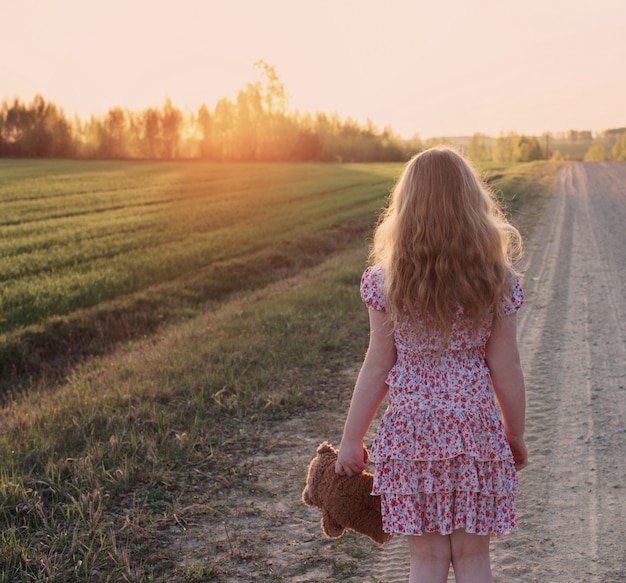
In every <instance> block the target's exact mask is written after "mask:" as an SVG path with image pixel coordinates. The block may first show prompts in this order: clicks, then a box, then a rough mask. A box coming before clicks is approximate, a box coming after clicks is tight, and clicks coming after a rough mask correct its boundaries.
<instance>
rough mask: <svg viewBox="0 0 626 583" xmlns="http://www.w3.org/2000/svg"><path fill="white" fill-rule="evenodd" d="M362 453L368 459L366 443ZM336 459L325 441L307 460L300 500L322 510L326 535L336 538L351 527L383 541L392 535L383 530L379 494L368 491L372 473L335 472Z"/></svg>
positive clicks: (334, 452) (322, 523)
mask: <svg viewBox="0 0 626 583" xmlns="http://www.w3.org/2000/svg"><path fill="white" fill-rule="evenodd" d="M363 455H364V459H365V461H366V462H367V459H368V456H367V449H365V447H364V448H363ZM336 461H337V450H336V449H334V448H333V447H332V446H331V445H330V444H329V443H328V442H326V441H325V442H324V443H322V444H321V445H320V446H319V447H318V448H317V455H316V456H315V457H314V458H313V459H312V460H311V463H310V464H309V470H308V473H307V478H306V486H305V488H304V490H303V492H302V501H303V502H304V503H305V504H306V505H308V506H315V507H317V508H319V509H320V510H321V511H322V519H321V526H322V532H323V533H324V534H325V535H326V536H327V537H329V538H338V537H340V536H341V535H342V534H343V533H344V532H345V530H346V529H350V530H353V531H354V532H358V533H360V534H363V535H365V536H367V537H369V538H370V539H371V540H373V541H374V542H376V543H378V544H385V543H386V542H387V541H389V540H390V539H391V538H392V536H393V535H391V534H388V533H386V532H383V523H382V515H381V512H380V497H379V496H372V494H371V492H372V485H373V482H374V476H373V474H370V473H369V472H362V473H360V474H358V475H356V476H351V477H348V476H340V475H338V474H336V473H335V462H336Z"/></svg>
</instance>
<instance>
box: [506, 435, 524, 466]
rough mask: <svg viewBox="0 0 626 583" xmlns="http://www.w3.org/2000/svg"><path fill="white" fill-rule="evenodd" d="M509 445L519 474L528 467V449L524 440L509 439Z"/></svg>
mask: <svg viewBox="0 0 626 583" xmlns="http://www.w3.org/2000/svg"><path fill="white" fill-rule="evenodd" d="M508 441H509V445H510V446H511V451H512V452H513V459H514V460H515V469H516V470H517V471H518V472H519V471H520V470H523V469H524V468H525V467H526V466H527V465H528V449H527V448H526V443H525V442H524V439H523V438H516V437H509V438H508Z"/></svg>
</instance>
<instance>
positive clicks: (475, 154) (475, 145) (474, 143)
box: [468, 134, 491, 162]
mask: <svg viewBox="0 0 626 583" xmlns="http://www.w3.org/2000/svg"><path fill="white" fill-rule="evenodd" d="M486 139H487V136H485V134H474V135H473V136H472V139H471V140H470V144H469V151H468V157H469V159H470V160H473V161H474V162H486V161H487V160H491V152H490V151H489V147H488V146H487V144H486Z"/></svg>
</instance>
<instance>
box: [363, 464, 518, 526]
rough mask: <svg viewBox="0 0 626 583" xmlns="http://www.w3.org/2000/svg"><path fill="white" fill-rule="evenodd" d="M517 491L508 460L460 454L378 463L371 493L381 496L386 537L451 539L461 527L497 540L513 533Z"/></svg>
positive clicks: (513, 474)
mask: <svg viewBox="0 0 626 583" xmlns="http://www.w3.org/2000/svg"><path fill="white" fill-rule="evenodd" d="M518 491H519V488H518V482H517V476H516V473H515V467H514V465H513V460H512V459H505V460H490V461H482V460H479V459H477V458H475V457H473V456H471V455H466V454H460V455H457V456H455V457H453V458H449V459H443V460H427V461H419V460H418V461H411V460H393V459H390V460H386V461H380V462H377V463H376V472H375V474H374V488H373V491H372V494H374V495H380V496H381V509H382V516H383V530H384V531H385V532H389V533H398V534H409V535H420V534H423V533H433V532H438V533H440V534H451V533H452V531H453V530H456V529H459V528H461V529H464V530H465V531H467V532H469V533H473V534H480V535H491V536H498V535H501V534H505V533H508V532H511V531H513V530H515V529H516V521H515V500H514V498H515V494H516V493H517V492H518Z"/></svg>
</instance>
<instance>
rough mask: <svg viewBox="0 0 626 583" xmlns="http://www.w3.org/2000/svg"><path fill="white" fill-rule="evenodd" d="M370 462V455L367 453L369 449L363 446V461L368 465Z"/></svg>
mask: <svg viewBox="0 0 626 583" xmlns="http://www.w3.org/2000/svg"><path fill="white" fill-rule="evenodd" d="M368 460H369V454H368V453H367V448H366V447H365V446H363V461H364V462H365V463H367V462H368Z"/></svg>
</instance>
